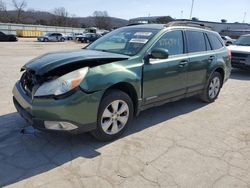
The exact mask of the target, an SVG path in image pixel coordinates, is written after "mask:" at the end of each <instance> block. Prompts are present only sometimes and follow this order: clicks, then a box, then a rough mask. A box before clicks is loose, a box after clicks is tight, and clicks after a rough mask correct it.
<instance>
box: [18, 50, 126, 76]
mask: <svg viewBox="0 0 250 188" xmlns="http://www.w3.org/2000/svg"><path fill="white" fill-rule="evenodd" d="M128 58H129V56H126V55H121V54H115V53H108V52H101V51H95V50H83V49H81V50H77V51H64V52H56V53H48V54H45V55H42V56H40V57H37V58H35V59H33V60H31V61H30V62H28V63H27V64H26V65H24V66H23V68H22V70H31V71H34V72H35V74H37V75H43V74H45V73H47V72H49V71H51V70H53V69H56V68H58V67H62V66H67V65H71V64H72V65H73V64H78V65H79V64H80V66H81V67H85V66H91V67H93V66H97V65H98V62H99V61H98V60H100V64H105V62H106V63H110V62H114V61H121V60H126V59H128ZM93 60H94V61H93ZM91 62H93V63H92V64H91ZM78 67H79V66H78Z"/></svg>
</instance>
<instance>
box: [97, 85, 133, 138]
mask: <svg viewBox="0 0 250 188" xmlns="http://www.w3.org/2000/svg"><path fill="white" fill-rule="evenodd" d="M115 100H123V101H124V102H126V103H127V105H128V107H129V118H128V121H127V123H126V125H125V126H124V127H123V129H122V130H121V131H120V132H118V133H116V134H114V135H109V134H107V133H105V132H104V131H103V129H102V127H101V118H102V114H103V112H104V110H105V109H106V107H107V106H108V105H110V103H112V102H113V101H115ZM133 114H134V106H133V102H132V100H131V98H130V97H129V96H128V95H127V94H126V93H124V92H122V91H120V90H113V89H112V90H110V91H108V92H107V93H106V94H104V96H103V99H102V101H101V103H100V106H99V110H98V115H97V129H96V130H94V131H93V132H92V135H93V136H94V137H95V138H96V139H98V140H100V141H110V140H114V139H116V138H118V137H120V136H121V135H122V134H123V133H124V131H125V130H126V129H127V128H128V126H129V124H130V123H131V121H132V119H133Z"/></svg>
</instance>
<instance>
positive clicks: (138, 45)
mask: <svg viewBox="0 0 250 188" xmlns="http://www.w3.org/2000/svg"><path fill="white" fill-rule="evenodd" d="M158 31H159V30H157V29H148V28H129V27H126V28H121V29H117V30H115V31H113V32H111V33H109V34H107V35H105V36H103V37H101V38H100V39H99V40H97V41H95V42H94V43H92V44H91V45H89V46H88V47H87V49H90V50H97V51H105V52H112V53H118V54H124V55H129V56H133V55H136V54H137V53H138V52H139V51H140V50H141V49H142V48H143V47H144V46H145V44H146V43H147V42H148V41H149V40H150V39H151V38H152V37H153V36H154V35H155V34H156V33H157V32H158Z"/></svg>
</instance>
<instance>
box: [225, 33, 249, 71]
mask: <svg viewBox="0 0 250 188" xmlns="http://www.w3.org/2000/svg"><path fill="white" fill-rule="evenodd" d="M228 49H230V50H231V51H232V67H234V68H241V69H248V70H250V34H249V35H242V36H241V37H240V38H239V39H238V40H237V41H236V42H234V44H233V45H231V46H229V47H228Z"/></svg>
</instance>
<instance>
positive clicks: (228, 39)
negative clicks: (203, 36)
mask: <svg viewBox="0 0 250 188" xmlns="http://www.w3.org/2000/svg"><path fill="white" fill-rule="evenodd" d="M221 38H222V39H223V41H224V43H225V45H226V46H229V45H231V44H233V43H234V42H235V40H234V39H232V38H231V37H229V36H223V35H221Z"/></svg>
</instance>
